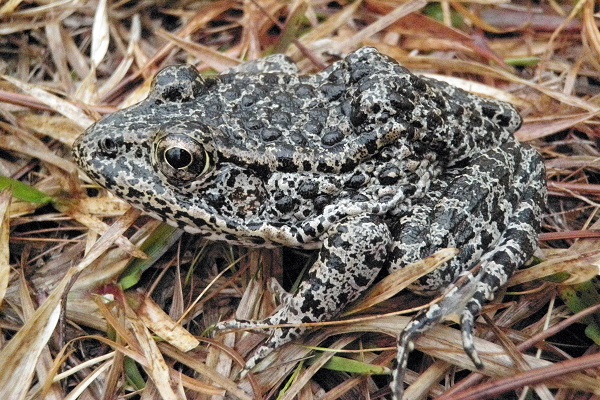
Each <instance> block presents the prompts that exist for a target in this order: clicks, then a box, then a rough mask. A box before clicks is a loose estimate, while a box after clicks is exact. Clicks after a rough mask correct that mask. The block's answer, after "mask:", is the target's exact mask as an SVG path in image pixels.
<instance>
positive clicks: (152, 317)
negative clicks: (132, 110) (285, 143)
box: [0, 0, 600, 399]
mask: <svg viewBox="0 0 600 400" xmlns="http://www.w3.org/2000/svg"><path fill="white" fill-rule="evenodd" d="M258 5H260V7H259V6H258ZM594 7H595V6H594V2H592V1H587V2H584V1H580V2H578V3H575V2H566V3H564V2H563V3H556V2H550V3H548V4H546V3H543V4H541V5H538V4H529V3H527V2H515V3H505V2H502V1H495V0H486V1H482V0H479V1H474V2H469V1H468V0H467V1H465V2H460V3H452V4H450V3H445V2H444V3H442V4H441V5H440V4H438V3H431V4H427V5H426V3H421V2H420V1H415V2H411V3H407V4H402V3H401V2H400V1H393V0H388V1H382V0H380V1H377V0H371V1H367V0H365V1H362V2H360V1H355V2H350V1H337V2H330V1H318V0H315V1H308V0H306V1H301V0H296V1H288V2H284V1H268V0H256V1H255V2H254V1H245V2H241V1H233V0H220V1H205V2H194V1H183V0H181V1H177V0H173V1H164V0H162V1H161V0H156V1H144V2H141V1H126V0H121V1H114V2H109V4H108V5H107V4H106V1H102V0H100V1H88V2H80V1H71V0H61V1H42V0H40V1H35V0H30V1H19V0H15V1H11V0H9V1H5V2H4V3H0V74H1V76H0V175H2V176H5V177H10V178H12V179H14V180H15V181H20V182H22V183H24V184H26V185H27V186H23V187H21V186H19V185H17V184H14V183H11V184H10V185H11V187H12V194H13V196H10V195H9V192H5V193H4V194H3V195H0V221H2V225H1V226H0V302H1V309H0V329H1V331H2V334H1V335H0V348H1V350H0V366H1V367H0V394H1V395H0V397H2V398H7V399H8V398H10V399H17V398H25V397H27V398H48V399H63V398H64V399H70V398H76V397H78V396H80V398H83V399H92V398H94V399H112V398H124V397H129V396H131V395H134V394H138V395H140V396H142V398H146V399H147V398H165V399H170V398H183V397H185V396H187V398H195V399H204V398H209V397H212V396H216V397H214V398H219V396H221V395H223V393H224V389H226V390H227V391H228V394H229V395H231V396H234V397H236V396H237V397H238V398H242V399H250V398H258V397H260V396H262V397H265V398H274V397H276V396H280V398H282V399H292V398H302V399H310V398H315V397H318V398H324V399H334V398H344V399H357V398H360V399H362V398H377V397H379V398H386V397H387V396H388V395H389V392H388V388H387V377H386V376H385V375H384V376H376V375H374V376H368V375H363V374H355V373H348V372H344V371H333V370H331V369H323V368H322V366H323V365H324V364H325V363H326V362H327V361H330V359H332V358H333V361H335V362H339V359H338V358H337V357H336V358H334V357H333V356H335V355H337V356H340V357H344V358H345V359H354V360H356V361H360V362H362V364H361V365H360V367H361V368H365V364H369V365H371V367H369V368H371V369H370V372H373V373H377V372H380V373H384V374H385V373H386V372H387V371H388V370H387V369H386V368H391V367H392V360H393V358H394V355H395V348H394V343H395V340H394V336H395V334H396V333H397V332H398V331H399V330H400V329H401V328H402V326H403V324H405V323H406V321H407V317H404V316H398V315H396V314H394V313H393V312H395V311H397V310H401V309H406V308H410V307H413V306H419V305H422V304H423V303H424V302H425V301H427V300H425V299H420V298H416V297H415V296H413V295H411V294H410V293H407V294H402V295H400V296H396V297H393V298H392V299H388V300H385V301H383V302H382V301H381V300H382V298H386V297H387V296H382V297H379V296H381V293H380V292H379V293H375V294H373V296H377V297H373V299H377V300H376V301H375V300H373V299H371V300H373V301H370V302H369V301H368V300H367V301H365V302H364V303H363V306H365V304H366V305H367V306H366V310H363V313H362V314H360V316H355V315H354V316H352V318H354V319H352V320H351V322H347V321H344V322H343V323H340V324H330V325H328V326H326V327H323V328H322V329H319V330H317V331H316V332H315V334H313V335H310V336H308V337H307V338H305V339H303V340H300V341H297V342H296V343H294V344H293V345H290V346H285V347H284V348H283V349H281V351H279V352H277V353H276V357H275V358H274V359H272V360H270V363H271V365H270V366H269V367H267V369H265V370H264V372H259V373H257V374H254V375H253V376H252V379H251V380H249V381H245V382H244V383H243V384H242V386H241V388H242V389H243V390H242V389H240V388H238V387H237V383H236V377H237V373H238V371H239V368H240V365H242V364H243V357H245V356H246V355H247V353H248V351H250V349H252V348H253V347H254V346H256V344H257V343H258V342H259V341H260V340H262V336H260V335H255V334H247V333H244V334H242V333H239V332H238V333H229V334H223V335H219V336H216V337H215V338H211V336H210V335H208V334H207V332H206V329H207V328H208V327H209V326H211V325H212V324H213V323H215V322H217V321H218V320H220V319H223V318H229V317H231V316H232V315H233V314H234V313H236V315H238V316H239V317H242V318H258V317H260V316H265V315H268V314H270V313H271V312H272V310H273V309H274V307H275V303H274V301H273V300H272V295H271V292H270V291H269V289H267V287H268V285H267V282H268V281H269V279H270V278H271V277H272V276H273V277H277V278H281V277H282V276H283V277H284V279H287V280H288V282H289V281H290V279H291V280H293V279H296V278H297V274H298V271H297V269H301V268H302V266H303V264H305V263H306V260H305V259H304V258H302V257H301V256H300V255H298V254H296V253H291V254H287V253H286V254H285V256H284V257H282V252H281V251H266V250H248V249H237V248H230V247H228V246H224V245H205V244H204V243H199V242H198V241H196V240H194V238H191V237H188V236H183V237H181V234H180V232H174V231H172V230H169V229H166V228H164V227H159V226H158V224H157V223H156V222H155V221H152V220H150V219H148V218H145V217H139V214H138V213H137V212H135V211H128V207H127V206H126V205H125V204H123V203H122V202H120V201H118V200H117V199H115V198H113V197H111V196H110V195H108V194H107V193H106V192H105V191H103V190H99V189H98V188H97V187H95V186H94V185H93V184H92V183H91V182H90V181H89V180H87V178H85V177H84V176H82V175H81V174H78V173H77V168H76V167H75V165H74V164H73V162H72V161H71V157H70V147H71V144H72V143H73V141H74V139H75V137H76V136H77V135H78V134H79V133H80V132H82V130H83V129H84V128H85V127H87V126H88V125H89V124H91V123H92V122H93V121H94V120H96V119H98V118H99V117H100V116H101V115H103V114H106V113H108V112H111V111H113V110H116V109H119V108H121V107H124V106H126V105H129V104H132V103H134V102H136V101H139V100H140V99H141V98H143V97H144V95H145V93H146V92H147V89H148V83H149V81H150V79H151V77H152V76H153V75H154V74H155V73H156V72H157V71H158V70H159V69H160V68H161V67H163V66H165V65H168V64H174V63H183V62H187V63H192V64H194V65H196V66H197V67H198V68H199V70H201V71H202V72H207V73H214V71H217V72H219V71H222V70H224V69H227V68H229V67H231V66H234V65H237V64H238V63H240V62H241V61H242V60H248V59H255V58H258V57H261V56H264V55H265V54H268V53H272V52H285V53H286V54H288V55H289V56H291V57H292V58H293V59H294V60H295V61H297V62H298V63H299V65H300V67H301V69H302V70H303V71H306V72H309V71H315V70H318V69H319V68H321V67H322V66H324V65H327V64H328V63H329V62H331V61H332V60H333V59H335V57H336V56H337V55H340V54H344V53H347V52H349V51H351V50H354V49H356V48H358V47H360V46H363V45H370V46H375V47H377V48H379V49H380V50H381V51H382V52H384V53H386V54H388V55H390V56H392V57H394V58H396V59H398V60H399V61H400V62H402V63H403V64H404V65H405V66H407V67H408V68H409V69H412V70H415V71H419V72H423V73H435V74H439V75H441V76H444V77H452V79H453V83H455V84H459V85H462V86H464V87H467V88H470V89H472V90H475V91H479V92H484V93H486V94H487V95H490V96H493V97H496V98H500V99H504V100H508V101H511V102H513V103H514V104H516V105H517V106H518V107H519V109H520V111H521V113H522V115H523V116H524V117H525V125H524V128H523V129H522V130H521V131H520V132H519V133H518V136H519V138H520V139H521V140H523V141H526V142H530V143H531V144H532V145H533V146H535V147H536V148H538V149H539V151H540V152H541V153H542V154H543V155H544V157H545V159H546V165H547V173H548V182H549V184H548V186H549V190H550V198H549V206H548V212H547V214H546V216H545V217H544V224H543V225H544V232H545V233H544V234H543V235H542V237H541V250H540V251H539V253H538V259H537V260H536V261H537V265H535V266H533V267H530V268H527V269H525V270H523V271H522V272H519V273H518V274H517V275H516V276H515V277H514V278H513V281H512V283H511V286H510V287H509V289H508V290H509V291H510V292H509V293H510V296H508V295H507V296H505V297H504V298H500V299H499V301H498V302H497V303H496V304H494V305H490V306H489V312H488V313H487V314H486V315H487V318H486V319H485V321H481V325H480V328H479V332H480V336H481V338H482V339H480V340H479V341H478V343H477V346H478V349H479V351H480V353H481V355H482V358H483V361H484V363H485V365H486V369H485V370H484V371H483V372H482V374H481V375H480V374H476V373H470V372H469V371H468V370H472V369H473V366H472V364H471V363H470V362H469V360H468V359H467V358H466V356H465V355H464V353H463V352H462V349H461V345H460V337H459V334H458V331H457V330H456V329H454V328H450V327H444V326H442V327H438V328H436V329H435V330H433V331H432V332H431V333H429V334H427V335H425V337H423V338H422V340H419V341H418V343H417V349H418V350H420V351H422V352H424V353H426V354H429V355H431V356H433V357H434V358H433V359H432V358H429V357H423V358H422V360H421V362H418V360H419V359H420V358H419V357H418V356H417V354H418V352H415V353H413V355H412V357H411V360H412V362H411V365H410V367H411V369H412V370H413V371H415V372H414V373H409V375H408V379H409V380H410V381H411V383H412V385H411V387H410V389H409V390H408V393H407V394H408V395H409V396H412V397H411V398H416V397H417V396H419V395H421V394H427V393H429V395H430V396H438V395H441V394H442V393H445V396H446V397H444V398H447V399H451V398H452V399H457V398H473V399H481V398H485V397H486V396H487V398H500V391H504V392H506V393H508V394H506V395H505V396H508V397H506V398H516V396H517V395H518V394H521V395H522V396H523V398H525V396H527V393H529V395H530V396H537V397H539V398H542V399H551V398H556V399H588V398H593V396H594V395H595V396H600V378H599V377H598V375H599V372H598V371H599V370H598V366H600V354H598V351H597V349H598V347H597V345H596V344H594V340H595V341H596V343H600V339H599V337H600V328H599V325H597V323H598V319H597V315H598V313H597V312H596V313H595V314H594V313H593V312H594V311H597V310H598V308H597V307H595V308H594V309H591V311H586V312H588V314H587V315H586V316H584V317H582V315H583V314H580V313H579V312H580V311H581V310H583V309H590V307H594V306H597V305H598V304H600V301H599V300H600V295H599V294H598V291H597V285H596V282H595V281H593V280H592V281H590V279H591V278H593V277H594V276H595V275H597V274H598V265H599V260H600V254H599V250H598V249H599V248H600V246H599V244H600V243H599V240H598V238H599V236H600V231H599V229H598V223H599V222H598V218H597V212H598V203H596V201H597V199H598V198H599V197H600V185H599V182H598V181H599V179H600V175H599V174H598V170H599V169H600V163H599V160H600V158H599V152H598V149H597V141H598V136H599V135H600V128H599V127H598V113H599V112H600V106H599V103H600V96H599V95H598V94H599V93H600V61H599V60H600V33H599V29H598V21H599V15H598V14H597V12H598V9H597V8H596V9H595V8H594ZM411 11H412V12H415V13H412V14H409V12H411ZM595 12H596V14H594V13H595ZM433 17H436V18H438V19H437V20H436V19H433ZM452 22H453V23H454V24H455V26H456V28H454V29H453V28H450V27H448V26H449V25H450V24H451V23H452ZM475 83H477V84H475ZM3 185H7V183H6V182H5V181H4V182H3ZM30 188H35V189H37V190H39V191H40V192H41V193H40V192H36V191H32V190H31V189H30ZM48 196H49V197H48ZM142 243H145V244H144V245H143V246H144V247H143V248H142V249H143V251H144V252H146V253H147V254H149V255H150V258H149V259H148V261H140V259H139V257H140V255H141V254H142V253H141V252H140V250H138V249H137V248H138V246H139V245H140V244H142ZM136 257H138V258H136ZM134 260H138V261H134ZM298 260H299V261H298ZM292 261H293V262H292ZM132 263H133V266H132V265H131V264H132ZM292 264H293V265H292ZM284 265H285V267H284ZM142 271H144V273H143V274H141V272H142ZM294 271H296V272H294ZM294 273H295V274H296V275H294ZM140 274H141V281H140V282H139V283H137V285H136V289H128V290H123V289H122V287H123V286H122V285H119V284H118V283H121V284H124V285H129V284H131V283H130V282H132V281H133V282H134V283H135V282H136V277H139V276H140ZM123 277H125V278H123ZM123 279H125V280H123ZM380 289H381V290H383V291H388V290H395V289H394V287H393V285H392V287H389V286H385V287H383V288H380ZM240 299H241V300H242V301H240ZM363 308H364V307H363ZM348 318H350V316H348ZM584 329H585V331H586V332H585V333H586V334H587V336H586V334H584V332H583V331H584ZM157 336H160V337H161V338H163V340H162V341H159V340H157ZM306 346H324V347H326V348H327V349H328V350H327V351H325V352H322V351H318V352H313V351H311V349H309V348H308V347H306ZM336 350H340V352H339V353H335V351H336ZM315 354H317V355H318V356H317V357H312V358H310V359H307V360H306V361H304V362H300V363H299V362H298V360H299V359H303V358H304V357H309V356H311V355H312V356H314V355H315ZM342 361H343V359H342ZM452 365H455V366H457V368H454V369H453V368H451V366H452ZM347 368H349V367H348V365H347V363H346V364H344V363H342V369H347ZM463 368H464V369H466V370H462V371H461V369H463ZM456 371H459V372H456ZM507 377H508V379H506V378H507ZM444 379H445V382H446V386H444ZM453 382H456V384H454V385H453V387H452V389H451V390H450V391H448V387H449V385H450V383H453ZM525 386H531V387H534V389H530V390H529V392H527V390H526V389H523V388H524V387H525ZM250 388H252V389H253V390H254V393H255V395H254V396H250V395H247V394H246V392H245V391H249V390H250ZM244 390H245V391H244ZM530 392H535V395H533V394H532V393H530ZM511 393H512V394H511ZM369 396H370V397H369ZM469 396H470V397H469ZM528 398H534V397H528Z"/></svg>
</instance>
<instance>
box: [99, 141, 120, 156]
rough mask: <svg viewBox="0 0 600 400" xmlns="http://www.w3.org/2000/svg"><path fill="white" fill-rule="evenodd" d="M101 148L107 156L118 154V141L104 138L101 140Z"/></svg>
mask: <svg viewBox="0 0 600 400" xmlns="http://www.w3.org/2000/svg"><path fill="white" fill-rule="evenodd" d="M99 145H100V150H101V151H102V152H103V153H104V154H106V155H107V156H114V155H116V154H117V142H116V141H115V140H114V139H112V138H103V139H100V141H99Z"/></svg>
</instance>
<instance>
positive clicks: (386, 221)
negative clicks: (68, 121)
mask: <svg viewBox="0 0 600 400" xmlns="http://www.w3.org/2000/svg"><path fill="white" fill-rule="evenodd" d="M232 93H234V94H235V96H233V95H232ZM520 124H521V118H520V117H519V115H518V113H517V112H516V111H515V110H514V108H513V107H512V106H510V105H508V104H506V103H502V102H499V101H494V100H489V99H482V98H480V97H477V96H474V95H471V94H468V93H466V92H464V91H462V90H460V89H457V88H454V87H452V86H450V85H448V84H445V83H442V82H438V81H436V80H433V79H430V78H421V77H417V76H415V75H412V74H411V73H409V72H408V71H407V70H406V69H405V68H403V67H401V66H399V65H398V64H397V63H396V62H395V61H393V60H392V59H390V58H388V57H386V56H382V55H381V54H380V53H378V52H377V51H376V50H375V49H370V48H363V49H360V50H358V51H356V52H354V53H351V54H350V55H348V56H347V57H346V58H345V59H344V60H341V61H339V62H337V63H335V64H333V65H332V66H331V67H329V68H327V69H326V70H324V71H322V72H321V73H318V74H316V75H311V76H303V75H298V74H297V70H296V68H295V66H294V65H293V64H292V63H291V62H289V60H287V59H286V58H284V57H281V56H275V57H270V58H267V59H265V60H261V61H256V62H252V63H249V64H246V65H242V66H240V67H238V68H237V69H234V70H231V71H229V72H227V73H225V74H223V75H220V76H215V77H210V78H203V77H200V75H199V74H198V73H197V72H196V70H195V69H194V68H193V67H190V66H181V67H171V68H168V69H166V70H163V71H162V72H161V73H159V74H158V75H157V77H156V78H155V80H154V83H153V86H152V89H151V93H150V95H149V97H148V99H146V100H144V101H143V102H141V103H140V104H138V105H136V106H134V107H131V108H128V109H125V110H122V111H120V112H118V113H115V114H113V115H112V116H111V117H107V118H106V119H104V120H102V121H100V122H98V123H97V124H95V125H94V126H93V127H92V128H90V129H89V130H88V131H86V133H84V135H82V137H80V138H79V139H78V141H77V143H76V145H75V148H74V154H75V158H76V160H77V161H78V163H79V165H80V166H81V167H82V169H84V170H85V171H86V172H88V174H89V175H90V176H91V177H92V178H94V179H95V180H96V181H97V182H98V183H100V184H101V185H105V186H108V188H109V189H110V190H112V191H114V192H115V193H116V194H117V195H119V196H121V197H123V198H124V199H125V200H127V201H128V202H130V203H132V204H133V205H134V206H136V207H138V208H140V209H142V210H146V211H147V212H150V213H151V214H152V215H158V216H160V217H161V218H162V219H163V220H166V221H167V222H169V223H171V224H175V225H178V226H180V227H182V228H183V229H186V230H187V231H189V232H196V233H202V234H203V235H205V236H207V237H208V238H210V239H214V240H224V241H228V242H233V243H239V244H242V245H247V246H253V245H256V242H257V240H260V242H261V244H260V246H280V245H282V246H290V247H296V248H303V249H318V252H319V256H318V259H317V261H316V262H315V264H314V265H313V266H312V267H311V269H310V272H309V277H308V278H307V280H306V281H305V282H304V283H303V284H302V285H301V287H300V288H299V290H298V292H297V293H296V294H295V295H293V296H288V297H286V298H285V299H284V302H283V304H282V307H281V308H280V309H279V310H278V311H277V312H276V313H275V314H274V315H273V316H271V317H269V318H267V319H266V320H264V321H260V322H257V321H233V322H230V323H225V324H222V325H221V328H243V327H248V328H252V327H264V326H268V325H277V324H285V323H301V322H306V321H322V320H327V319H331V318H333V317H335V316H336V315H337V314H338V313H339V311H340V310H341V309H342V308H343V307H344V306H345V305H346V304H347V303H348V302H350V301H352V300H354V299H356V298H357V297H358V296H359V295H360V294H361V293H362V292H363V291H364V290H365V289H366V288H367V287H369V286H370V285H371V283H372V281H373V279H374V278H375V277H376V276H377V274H378V272H379V270H380V269H382V268H387V269H388V270H389V271H395V270H398V269H400V268H402V267H404V266H405V265H406V264H408V263H411V262H415V261H417V260H420V259H422V258H423V257H426V256H428V255H430V254H432V253H433V252H435V251H436V250H437V249H440V248H443V247H457V248H459V249H461V250H462V252H461V253H460V254H459V256H458V257H456V258H455V259H454V260H452V261H450V262H448V263H447V264H446V265H444V266H443V267H441V268H440V269H438V270H436V271H434V272H433V273H431V274H430V275H428V276H426V277H424V278H422V279H421V280H419V281H418V282H417V283H415V284H414V286H413V288H412V289H413V290H415V291H417V292H423V293H435V292H439V291H441V290H443V289H444V288H446V287H447V286H449V285H450V284H452V283H453V282H454V281H455V280H456V279H457V277H458V276H460V275H461V274H464V273H466V271H469V270H471V269H472V268H473V267H474V266H475V265H480V266H481V270H480V272H479V273H478V274H477V277H476V278H477V279H474V280H472V282H474V283H473V285H474V287H473V290H472V292H473V294H472V296H471V297H469V298H459V299H456V298H449V299H446V301H445V302H444V301H442V303H441V306H440V307H438V308H437V309H436V310H437V311H439V312H438V313H430V314H426V313H423V314H419V315H418V316H417V317H415V319H414V320H413V322H411V323H410V324H409V326H408V327H407V329H406V330H405V331H404V334H403V335H402V336H401V338H400V342H399V346H400V347H399V355H398V364H399V366H401V367H402V366H404V365H405V364H406V357H407V353H408V350H409V349H410V348H411V346H412V342H413V340H414V339H415V338H416V337H417V336H418V335H419V334H420V333H421V332H422V331H425V330H427V329H428V328H430V327H431V326H433V325H434V324H435V323H437V322H438V321H439V320H441V319H443V318H444V317H445V316H447V315H448V314H451V313H455V312H458V313H459V314H461V318H462V325H463V330H464V343H465V350H466V351H467V352H468V354H469V355H470V356H471V357H472V359H473V360H474V362H476V363H479V359H478V357H477V355H476V353H475V352H474V349H473V346H472V337H471V330H472V325H473V323H472V321H473V319H474V318H475V316H477V315H478V314H479V312H480V310H481V308H482V306H483V304H484V302H485V301H488V300H490V299H491V298H492V297H493V294H494V293H495V292H496V291H497V290H498V288H499V287H500V286H502V285H503V284H504V283H506V280H507V279H508V277H510V275H511V274H512V273H513V272H514V270H515V269H516V268H518V267H519V266H521V265H522V264H523V263H524V262H526V261H527V259H528V258H529V257H530V256H531V255H532V253H533V251H534V248H535V246H536V239H537V232H538V231H539V225H540V223H539V220H540V214H541V208H542V207H543V204H544V201H545V181H544V169H543V163H542V161H541V158H540V156H539V155H538V154H537V153H536V152H535V151H534V150H532V149H531V148H530V147H528V146H525V145H520V144H519V143H518V142H516V141H515V139H514V137H513V132H514V131H515V130H516V129H518V127H519V126H520ZM190 126H193V127H194V128H192V129H191V130H190ZM306 127H310V129H307V128H306ZM133 128H135V129H133ZM177 143H179V144H177ZM178 146H179V147H178ZM140 153H143V154H140ZM133 164H135V165H133ZM120 165H122V166H120ZM174 165H175V166H177V168H174ZM133 182H135V190H136V191H137V192H138V193H142V195H141V196H133V197H132V196H131V194H132V193H133V192H131V191H129V188H131V187H132V185H133ZM157 188H160V190H159V193H161V195H160V199H157V197H156V193H157V190H156V189H157ZM340 265H343V268H339V267H340ZM340 271H343V273H342V272H340ZM313 288H322V290H320V291H315V290H314V289H313ZM450 305H453V306H452V307H455V308H456V307H460V309H449V307H450ZM303 331H304V329H303V328H294V329H282V328H275V329H273V330H272V336H271V337H270V339H269V341H268V342H267V343H266V344H265V345H264V346H262V347H261V348H259V349H258V350H257V352H256V353H255V355H254V356H253V357H252V358H251V359H250V360H249V361H248V364H247V367H248V368H251V367H252V366H253V365H254V364H255V362H256V361H258V360H259V359H261V358H262V357H264V356H265V355H266V354H268V353H269V352H270V351H272V349H273V348H275V347H277V346H280V345H282V344H283V343H286V342H287V341H289V340H291V338H293V337H296V336H298V335H299V334H301V333H302V332H303ZM400 372H402V369H401V371H400ZM395 379H396V382H395V384H394V385H393V391H394V395H395V396H396V397H401V394H402V382H401V381H402V374H401V373H400V374H398V373H396V375H395Z"/></svg>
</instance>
